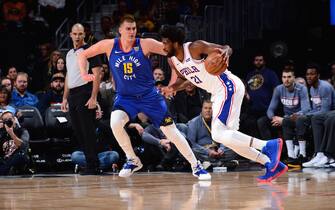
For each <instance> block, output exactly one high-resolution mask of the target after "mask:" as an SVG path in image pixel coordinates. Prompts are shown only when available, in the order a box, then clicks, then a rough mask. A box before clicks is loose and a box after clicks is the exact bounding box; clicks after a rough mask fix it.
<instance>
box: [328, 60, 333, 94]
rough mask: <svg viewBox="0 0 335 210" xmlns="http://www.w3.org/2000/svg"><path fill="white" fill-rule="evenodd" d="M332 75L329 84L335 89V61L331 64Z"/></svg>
mask: <svg viewBox="0 0 335 210" xmlns="http://www.w3.org/2000/svg"><path fill="white" fill-rule="evenodd" d="M330 74H331V75H330V78H329V79H328V82H329V83H330V84H331V85H332V86H333V87H334V88H335V61H333V62H331V63H330Z"/></svg>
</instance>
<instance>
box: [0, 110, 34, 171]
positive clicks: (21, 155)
mask: <svg viewBox="0 0 335 210" xmlns="http://www.w3.org/2000/svg"><path fill="white" fill-rule="evenodd" d="M0 140H1V141H0V142H1V148H2V149H1V159H2V160H1V162H0V175H8V174H9V172H10V170H11V169H13V168H18V167H22V166H24V165H25V164H27V163H28V160H29V158H28V148H29V133H28V131H27V130H26V129H24V128H22V127H19V126H18V125H17V123H15V117H14V115H13V113H12V112H11V111H4V112H2V113H1V116H0Z"/></svg>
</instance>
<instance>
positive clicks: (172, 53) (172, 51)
mask: <svg viewBox="0 0 335 210" xmlns="http://www.w3.org/2000/svg"><path fill="white" fill-rule="evenodd" d="M175 55H176V50H175V49H174V48H172V49H171V50H170V51H169V52H167V55H166V56H167V57H169V58H171V57H172V56H175Z"/></svg>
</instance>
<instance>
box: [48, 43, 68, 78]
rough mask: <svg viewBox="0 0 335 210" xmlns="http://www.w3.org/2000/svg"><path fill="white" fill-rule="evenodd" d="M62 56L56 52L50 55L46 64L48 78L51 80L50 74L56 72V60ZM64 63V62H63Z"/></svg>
mask: <svg viewBox="0 0 335 210" xmlns="http://www.w3.org/2000/svg"><path fill="white" fill-rule="evenodd" d="M61 56H62V53H61V52H60V51H58V50H54V51H52V52H51V54H50V59H49V62H48V76H49V78H51V76H52V74H53V73H54V72H56V70H57V60H58V59H59V58H60V57H61ZM64 63H65V62H64Z"/></svg>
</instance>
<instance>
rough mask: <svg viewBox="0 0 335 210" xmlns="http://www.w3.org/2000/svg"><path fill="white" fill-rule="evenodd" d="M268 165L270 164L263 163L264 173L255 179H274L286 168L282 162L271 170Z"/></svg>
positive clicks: (261, 180) (269, 180)
mask: <svg viewBox="0 0 335 210" xmlns="http://www.w3.org/2000/svg"><path fill="white" fill-rule="evenodd" d="M269 165H270V164H269V163H266V164H265V168H266V173H265V175H263V176H259V177H257V181H259V182H271V181H272V180H274V179H276V178H277V177H278V176H280V175H282V174H284V173H285V172H286V171H287V170H288V167H287V166H286V165H285V164H284V163H282V162H279V164H278V166H277V168H276V169H275V170H274V171H273V172H271V171H270V169H269Z"/></svg>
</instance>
